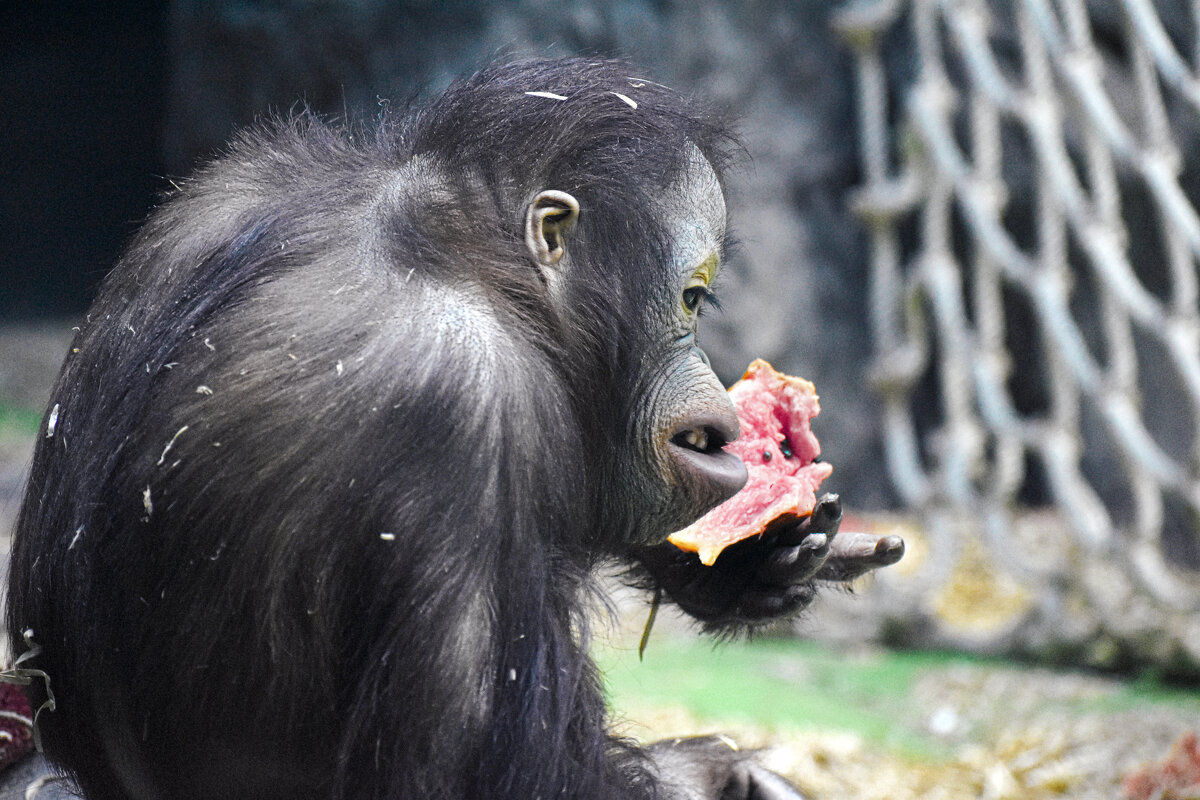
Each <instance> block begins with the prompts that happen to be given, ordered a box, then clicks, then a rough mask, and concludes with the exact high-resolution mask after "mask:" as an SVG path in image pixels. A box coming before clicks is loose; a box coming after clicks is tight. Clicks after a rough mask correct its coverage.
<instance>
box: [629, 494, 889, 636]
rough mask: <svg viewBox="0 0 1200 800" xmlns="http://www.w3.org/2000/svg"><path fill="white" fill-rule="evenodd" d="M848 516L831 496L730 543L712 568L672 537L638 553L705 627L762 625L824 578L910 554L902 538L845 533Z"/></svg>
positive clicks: (795, 606)
mask: <svg viewBox="0 0 1200 800" xmlns="http://www.w3.org/2000/svg"><path fill="white" fill-rule="evenodd" d="M841 521H842V504H841V500H840V499H839V498H838V496H837V495H836V494H826V495H824V496H822V497H821V499H820V500H819V501H818V502H817V505H816V508H815V509H814V510H813V513H812V514H811V515H810V516H808V517H804V518H801V519H797V520H792V521H787V522H783V523H781V524H777V525H775V526H773V527H772V528H769V529H768V530H767V531H766V532H765V533H764V534H762V535H761V536H755V537H751V538H749V539H745V540H743V541H740V542H738V543H736V544H733V545H730V546H729V547H727V548H726V549H725V550H724V551H723V552H722V553H721V555H720V557H718V558H717V560H716V562H715V563H714V564H713V565H712V566H710V567H706V566H704V565H703V564H701V563H700V558H699V556H697V555H696V554H695V553H688V552H684V551H683V550H680V549H679V548H677V547H675V546H674V545H673V544H670V543H669V542H664V543H663V544H660V545H654V546H651V547H645V548H641V549H639V550H638V552H637V556H638V558H639V559H640V560H641V562H642V564H643V565H644V566H645V569H646V571H647V572H648V573H649V574H650V576H651V577H652V578H653V580H654V581H655V582H656V583H657V585H658V586H660V587H662V590H663V591H664V592H666V594H667V596H668V597H669V598H670V599H671V600H672V601H674V602H675V603H676V604H677V605H679V607H680V608H682V609H683V610H684V611H686V612H687V613H688V614H690V615H692V616H693V617H695V618H696V619H698V620H700V621H701V622H703V623H704V624H705V625H706V626H709V627H715V628H721V627H725V626H733V625H754V624H761V623H763V622H769V621H771V620H774V619H778V618H781V617H786V616H788V615H790V614H794V613H796V612H797V611H800V610H801V609H803V608H804V607H806V606H807V605H808V604H809V603H811V602H812V600H813V598H814V597H815V595H816V582H818V581H823V582H846V581H850V580H853V579H854V578H857V577H859V576H861V575H863V574H865V573H867V572H870V571H871V570H873V569H876V568H878V567H884V566H887V565H889V564H894V563H896V562H897V561H899V560H900V558H901V556H903V555H904V541H903V540H902V539H900V537H898V536H885V537H878V536H874V535H871V534H866V533H846V534H843V535H842V536H841V538H839V537H838V526H839V525H840V524H841Z"/></svg>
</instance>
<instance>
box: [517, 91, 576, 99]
mask: <svg viewBox="0 0 1200 800" xmlns="http://www.w3.org/2000/svg"><path fill="white" fill-rule="evenodd" d="M525 94H527V95H529V96H530V97H544V98H546V99H547V100H566V99H567V98H565V97H563V96H562V95H561V94H555V93H554V92H526V93H525Z"/></svg>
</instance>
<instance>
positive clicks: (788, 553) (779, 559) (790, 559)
mask: <svg viewBox="0 0 1200 800" xmlns="http://www.w3.org/2000/svg"><path fill="white" fill-rule="evenodd" d="M829 554H830V541H829V537H828V536H826V535H825V534H824V533H812V534H809V535H808V536H807V537H805V539H804V541H802V542H800V544H798V545H796V546H794V547H777V548H775V549H774V550H773V551H772V552H771V553H770V554H769V555H767V557H766V558H764V559H763V563H762V566H760V567H759V568H758V572H757V574H756V577H757V578H758V580H760V581H762V582H763V583H766V584H771V585H775V586H784V585H787V584H792V583H800V582H801V581H805V580H808V579H809V578H811V577H812V576H813V575H815V574H816V573H817V571H818V570H820V569H821V565H823V564H824V563H825V561H826V559H828V558H829Z"/></svg>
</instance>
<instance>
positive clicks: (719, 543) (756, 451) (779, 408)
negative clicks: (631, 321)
mask: <svg viewBox="0 0 1200 800" xmlns="http://www.w3.org/2000/svg"><path fill="white" fill-rule="evenodd" d="M729 396H730V399H732V400H733V404H734V406H735V407H736V408H737V415H738V422H739V423H741V429H742V432H741V436H739V437H738V439H737V440H735V441H733V442H730V443H729V444H728V445H726V446H725V449H726V450H727V451H728V452H731V453H734V454H735V455H737V456H738V457H739V458H741V459H742V461H744V462H745V463H746V469H747V471H748V472H749V478H748V479H747V481H746V485H745V486H744V487H743V488H742V490H741V491H739V492H738V493H737V494H735V495H734V496H733V497H731V498H729V499H728V500H726V501H725V502H724V503H722V504H721V505H719V506H717V507H716V508H714V509H712V510H711V511H709V512H708V513H707V514H705V515H704V516H703V517H701V518H700V519H698V520H696V522H694V523H692V524H691V525H689V526H688V527H686V528H684V529H683V530H681V531H677V532H675V533H673V534H671V535H670V536H669V537H668V541H670V542H671V543H672V544H674V545H675V546H676V547H679V548H681V549H683V550H687V551H689V552H694V553H696V554H698V555H699V556H700V561H701V563H703V564H705V565H708V566H711V565H712V564H713V562H715V561H716V560H717V556H718V555H720V554H721V551H722V550H724V549H725V548H726V547H728V546H729V545H731V544H733V543H734V542H740V541H741V540H743V539H748V538H749V537H751V536H756V535H759V534H761V533H762V532H763V531H765V530H766V529H767V528H768V526H771V525H777V524H780V523H782V522H784V521H786V520H788V519H799V518H801V517H805V516H808V515H809V514H811V513H812V511H813V508H814V506H816V502H817V488H818V487H820V485H821V482H822V481H823V480H825V479H826V478H827V477H829V473H831V472H832V471H833V467H832V466H830V465H829V464H825V463H823V462H819V461H816V458H817V456H819V455H820V454H821V445H820V443H819V442H817V437H816V436H814V435H813V432H812V430H811V429H810V427H809V423H810V421H811V420H812V418H813V417H815V416H816V415H817V414H818V413H819V412H820V410H821V406H820V404H819V402H818V398H817V393H816V390H815V389H814V388H813V385H812V384H811V383H809V382H808V381H806V380H804V379H803V378H796V377H792V376H791V375H784V374H783V373H781V372H776V371H775V369H774V368H773V367H772V366H771V365H770V364H768V363H767V362H766V361H763V360H762V359H761V358H760V359H755V361H754V362H753V363H752V364H750V366H749V368H748V369H747V370H746V374H745V375H743V376H742V379H741V380H740V381H738V382H737V383H735V384H734V385H733V386H731V387H730V389H729Z"/></svg>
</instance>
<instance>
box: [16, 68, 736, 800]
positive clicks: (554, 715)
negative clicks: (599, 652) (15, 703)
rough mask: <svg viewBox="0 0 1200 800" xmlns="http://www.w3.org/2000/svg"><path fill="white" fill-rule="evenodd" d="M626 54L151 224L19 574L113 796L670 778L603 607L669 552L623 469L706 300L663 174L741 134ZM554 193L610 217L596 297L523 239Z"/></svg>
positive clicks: (580, 234) (49, 439)
mask: <svg viewBox="0 0 1200 800" xmlns="http://www.w3.org/2000/svg"><path fill="white" fill-rule="evenodd" d="M630 75H631V73H630V72H629V71H628V70H627V68H625V67H623V66H622V65H619V64H613V63H609V62H597V61H591V60H568V61H559V62H551V61H534V62H527V63H520V64H514V65H507V66H497V67H493V68H489V69H487V70H485V71H483V72H481V73H479V74H478V75H476V76H473V77H471V78H468V79H466V80H464V81H462V82H459V83H457V84H455V85H454V86H452V87H451V88H450V89H449V90H448V91H447V92H446V93H445V94H444V95H442V96H441V97H438V98H436V99H434V100H432V101H431V102H428V103H426V104H424V105H420V106H417V107H414V108H413V109H411V110H409V111H407V112H405V113H403V114H389V115H386V116H384V117H383V118H382V119H380V120H379V121H378V124H377V125H376V126H374V129H373V131H370V132H368V131H366V130H363V129H358V128H355V127H333V126H330V125H327V124H325V123H323V122H321V121H318V120H316V119H314V118H312V117H311V116H309V115H301V116H299V117H298V118H295V119H292V120H290V121H287V122H283V123H278V124H274V125H270V126H267V127H265V128H262V129H259V130H256V131H254V132H252V133H248V134H245V135H244V136H242V137H241V138H240V139H239V140H238V141H237V142H236V143H235V144H234V145H233V146H232V148H231V151H230V152H229V153H228V154H226V155H225V156H224V157H222V158H220V159H218V160H216V161H214V162H213V163H211V164H209V165H207V166H205V167H203V168H202V169H200V170H199V171H198V172H197V173H196V174H195V175H194V176H193V177H192V178H190V179H189V180H187V181H186V182H183V183H182V184H181V188H180V189H179V191H178V192H177V193H175V194H174V195H173V196H171V197H170V198H168V199H167V200H166V202H165V203H164V204H163V205H162V206H161V207H160V208H159V209H158V210H157V211H156V212H155V213H154V214H153V215H152V217H151V218H150V220H149V221H148V222H147V223H146V224H145V226H144V227H143V228H142V230H141V231H140V232H139V234H138V235H137V237H136V239H135V240H134V241H133V243H132V245H131V246H130V248H129V250H128V252H127V254H126V255H125V257H124V258H123V260H122V261H121V263H120V264H119V265H118V267H117V268H116V269H115V270H114V272H113V273H112V274H111V275H110V276H109V278H108V279H107V280H106V282H105V283H104V285H103V287H102V289H101V291H100V294H99V297H98V298H97V300H96V302H95V304H94V306H93V308H92V310H91V313H90V314H89V315H88V318H87V321H86V323H85V324H84V325H83V326H82V327H81V329H80V331H79V334H78V336H77V337H76V340H75V342H74V344H73V347H72V350H71V353H70V355H69V356H68V358H67V361H66V364H65V366H64V368H63V371H62V374H61V376H60V378H59V380H58V383H57V385H56V387H55V389H54V394H53V398H52V401H51V407H52V409H53V410H52V411H51V412H48V415H47V420H46V425H47V429H46V432H47V433H51V431H50V416H51V414H52V415H53V416H54V420H55V421H54V424H53V430H52V435H47V436H43V437H42V438H41V441H40V444H39V447H38V450H37V453H36V456H35V460H34V464H33V469H32V474H31V477H30V481H29V486H28V491H27V494H26V499H25V502H24V505H23V508H22V511H21V515H20V520H19V523H18V532H17V535H16V539H15V544H14V549H13V560H12V568H11V587H10V592H9V605H8V621H9V630H10V631H11V634H12V637H13V646H14V649H15V650H16V652H18V653H20V652H22V651H23V650H24V649H26V644H25V643H24V641H23V640H22V632H24V631H26V630H27V629H28V630H30V631H32V634H31V635H32V639H33V641H35V642H36V643H37V644H38V645H40V646H41V647H42V648H43V650H42V652H41V654H40V655H39V656H37V657H36V658H35V659H33V660H32V662H31V663H30V664H29V665H28V666H34V667H36V668H39V669H44V670H45V671H46V672H47V673H48V674H49V675H50V677H51V680H52V682H53V683H52V686H53V689H54V690H55V693H56V695H57V698H58V708H57V710H56V711H54V712H53V713H46V714H43V715H42V717H41V719H40V721H39V725H40V726H41V728H42V734H43V737H44V741H45V744H46V750H47V753H48V755H49V756H50V757H51V759H52V760H54V761H55V762H56V763H58V764H59V765H60V766H61V767H62V768H64V769H65V770H67V771H68V772H69V774H70V775H71V776H72V777H73V778H74V779H75V780H76V781H77V782H78V784H79V786H80V787H81V789H82V790H83V792H84V794H85V795H86V796H87V797H88V798H91V799H92V800H109V799H110V798H112V799H114V800H115V799H117V798H122V799H124V798H131V797H136V798H171V800H180V799H181V798H206V800H207V799H208V798H225V797H247V798H272V797H288V798H307V797H322V798H328V797H333V798H360V797H361V798H384V797H387V798H485V797H486V798H521V799H522V800H530V799H531V798H539V797H540V798H622V797H631V798H632V797H649V796H651V795H653V794H654V792H655V789H654V783H655V781H656V774H657V773H656V771H655V769H654V767H653V764H652V762H651V761H649V760H647V757H645V756H644V755H642V754H641V753H640V751H638V750H637V749H635V748H633V747H631V746H629V745H627V744H625V743H622V742H619V741H616V740H613V739H611V738H610V737H609V736H608V735H607V733H606V730H605V714H604V702H603V699H602V694H601V690H600V686H599V681H598V678H597V675H596V672H595V669H594V667H593V666H592V664H591V662H590V661H589V660H588V658H587V656H586V641H585V639H586V622H585V620H584V617H583V614H582V613H581V609H582V607H583V604H582V602H581V601H582V596H583V595H585V594H586V593H587V592H589V591H590V590H591V584H590V577H589V576H590V575H591V573H592V571H593V568H594V567H595V565H596V562H597V561H598V560H600V559H603V558H608V557H612V556H627V555H628V553H629V552H630V550H629V548H630V546H631V545H632V544H644V543H642V542H636V541H634V540H636V538H637V534H636V533H635V528H636V516H637V513H638V511H639V508H638V506H637V504H636V503H633V502H630V501H628V500H627V499H625V498H626V496H627V494H628V493H627V492H624V491H622V490H621V488H620V479H621V478H620V476H621V474H622V472H623V471H624V470H625V464H624V463H623V461H622V459H623V458H628V448H627V447H626V446H625V445H624V444H623V441H624V439H625V438H627V437H628V436H629V435H630V434H629V431H628V424H627V420H628V419H629V418H630V415H631V413H632V411H633V407H634V406H635V405H636V404H638V403H639V402H641V399H640V398H639V397H638V396H637V395H636V392H635V389H636V387H637V386H638V385H639V383H638V381H639V380H640V376H639V370H644V369H646V368H647V367H643V366H639V365H640V364H641V362H642V361H643V358H642V355H643V354H644V353H645V352H647V351H648V349H649V348H651V346H652V345H653V344H654V342H653V339H654V338H655V337H656V336H659V335H661V334H660V333H659V332H658V329H657V328H656V322H655V320H656V318H657V316H659V315H660V311H659V310H658V309H660V308H661V306H662V304H663V303H664V302H667V303H670V302H672V296H673V295H672V293H673V292H675V288H674V286H673V284H671V283H670V282H669V281H667V280H666V277H665V276H664V275H663V273H662V266H661V265H662V264H663V263H664V262H665V261H666V259H667V257H668V255H669V253H670V247H671V242H670V241H668V238H667V236H666V233H665V231H664V230H662V228H661V226H660V225H659V224H658V218H657V217H656V215H655V214H654V213H651V211H652V209H653V208H654V199H653V193H654V192H655V191H661V189H662V188H663V187H664V186H666V185H667V184H668V182H669V180H670V177H671V176H672V175H674V174H675V173H677V172H678V171H679V169H680V168H681V166H682V164H683V157H684V154H685V152H686V148H687V143H688V142H691V143H694V144H696V145H697V146H698V147H699V148H700V150H701V151H702V152H703V153H704V154H705V155H706V156H707V157H708V159H709V160H710V162H711V163H713V164H714V165H715V166H716V168H717V170H718V172H720V170H721V168H722V166H723V165H724V164H725V162H726V157H727V154H728V153H729V152H730V151H731V141H732V140H731V138H730V137H729V134H728V132H727V130H725V129H724V128H723V127H721V126H720V125H714V124H713V123H711V122H710V120H712V119H713V117H712V115H711V114H710V113H709V112H708V111H707V110H706V109H703V108H698V107H696V106H694V105H692V104H690V103H688V102H686V101H684V100H683V99H682V98H680V97H679V96H678V95H676V94H675V93H673V92H671V91H669V90H667V89H665V88H662V87H659V86H657V85H655V84H653V83H649V82H645V81H631V80H629V76H630ZM633 77H636V75H634V76H633ZM527 91H546V92H553V93H556V94H559V95H562V96H565V97H567V98H568V99H567V100H565V101H555V100H548V99H544V98H538V97H533V96H529V95H527V94H525V92H527ZM614 91H617V92H621V93H624V94H626V95H628V96H630V97H632V98H635V99H636V101H637V102H638V108H637V109H636V110H633V109H631V108H630V107H629V106H628V104H626V103H625V102H624V101H623V100H621V99H620V98H618V97H616V96H615V95H614V94H612V92H614ZM543 188H556V189H562V190H565V191H569V192H571V193H573V194H574V195H575V196H576V197H578V199H579V201H580V204H581V206H583V207H584V208H586V209H587V213H585V214H584V215H582V216H581V218H580V221H579V225H578V228H577V230H575V231H574V232H573V237H572V247H573V250H572V252H573V254H574V256H575V261H574V264H575V266H574V268H573V273H572V278H571V281H570V283H569V285H568V289H567V291H568V294H567V302H566V304H565V305H566V307H568V308H570V309H575V310H576V313H572V314H569V315H563V314H559V313H556V311H555V310H554V308H553V307H552V306H551V304H550V303H549V301H548V300H547V298H546V293H545V290H544V286H543V284H542V282H541V279H540V278H539V276H538V272H537V270H536V269H535V268H534V265H533V264H532V262H531V260H530V259H529V256H528V253H527V252H526V250H525V247H524V244H523V241H522V235H521V231H522V227H521V226H522V212H523V208H524V204H525V203H527V202H528V200H529V197H530V195H531V193H532V192H536V191H537V190H539V189H543ZM652 366H653V365H651V366H650V367H649V368H652ZM663 533H665V532H663ZM38 699H39V698H35V702H36V701H37V700H38ZM714 763H715V762H714ZM718 789H719V787H718ZM714 791H715V790H714Z"/></svg>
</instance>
